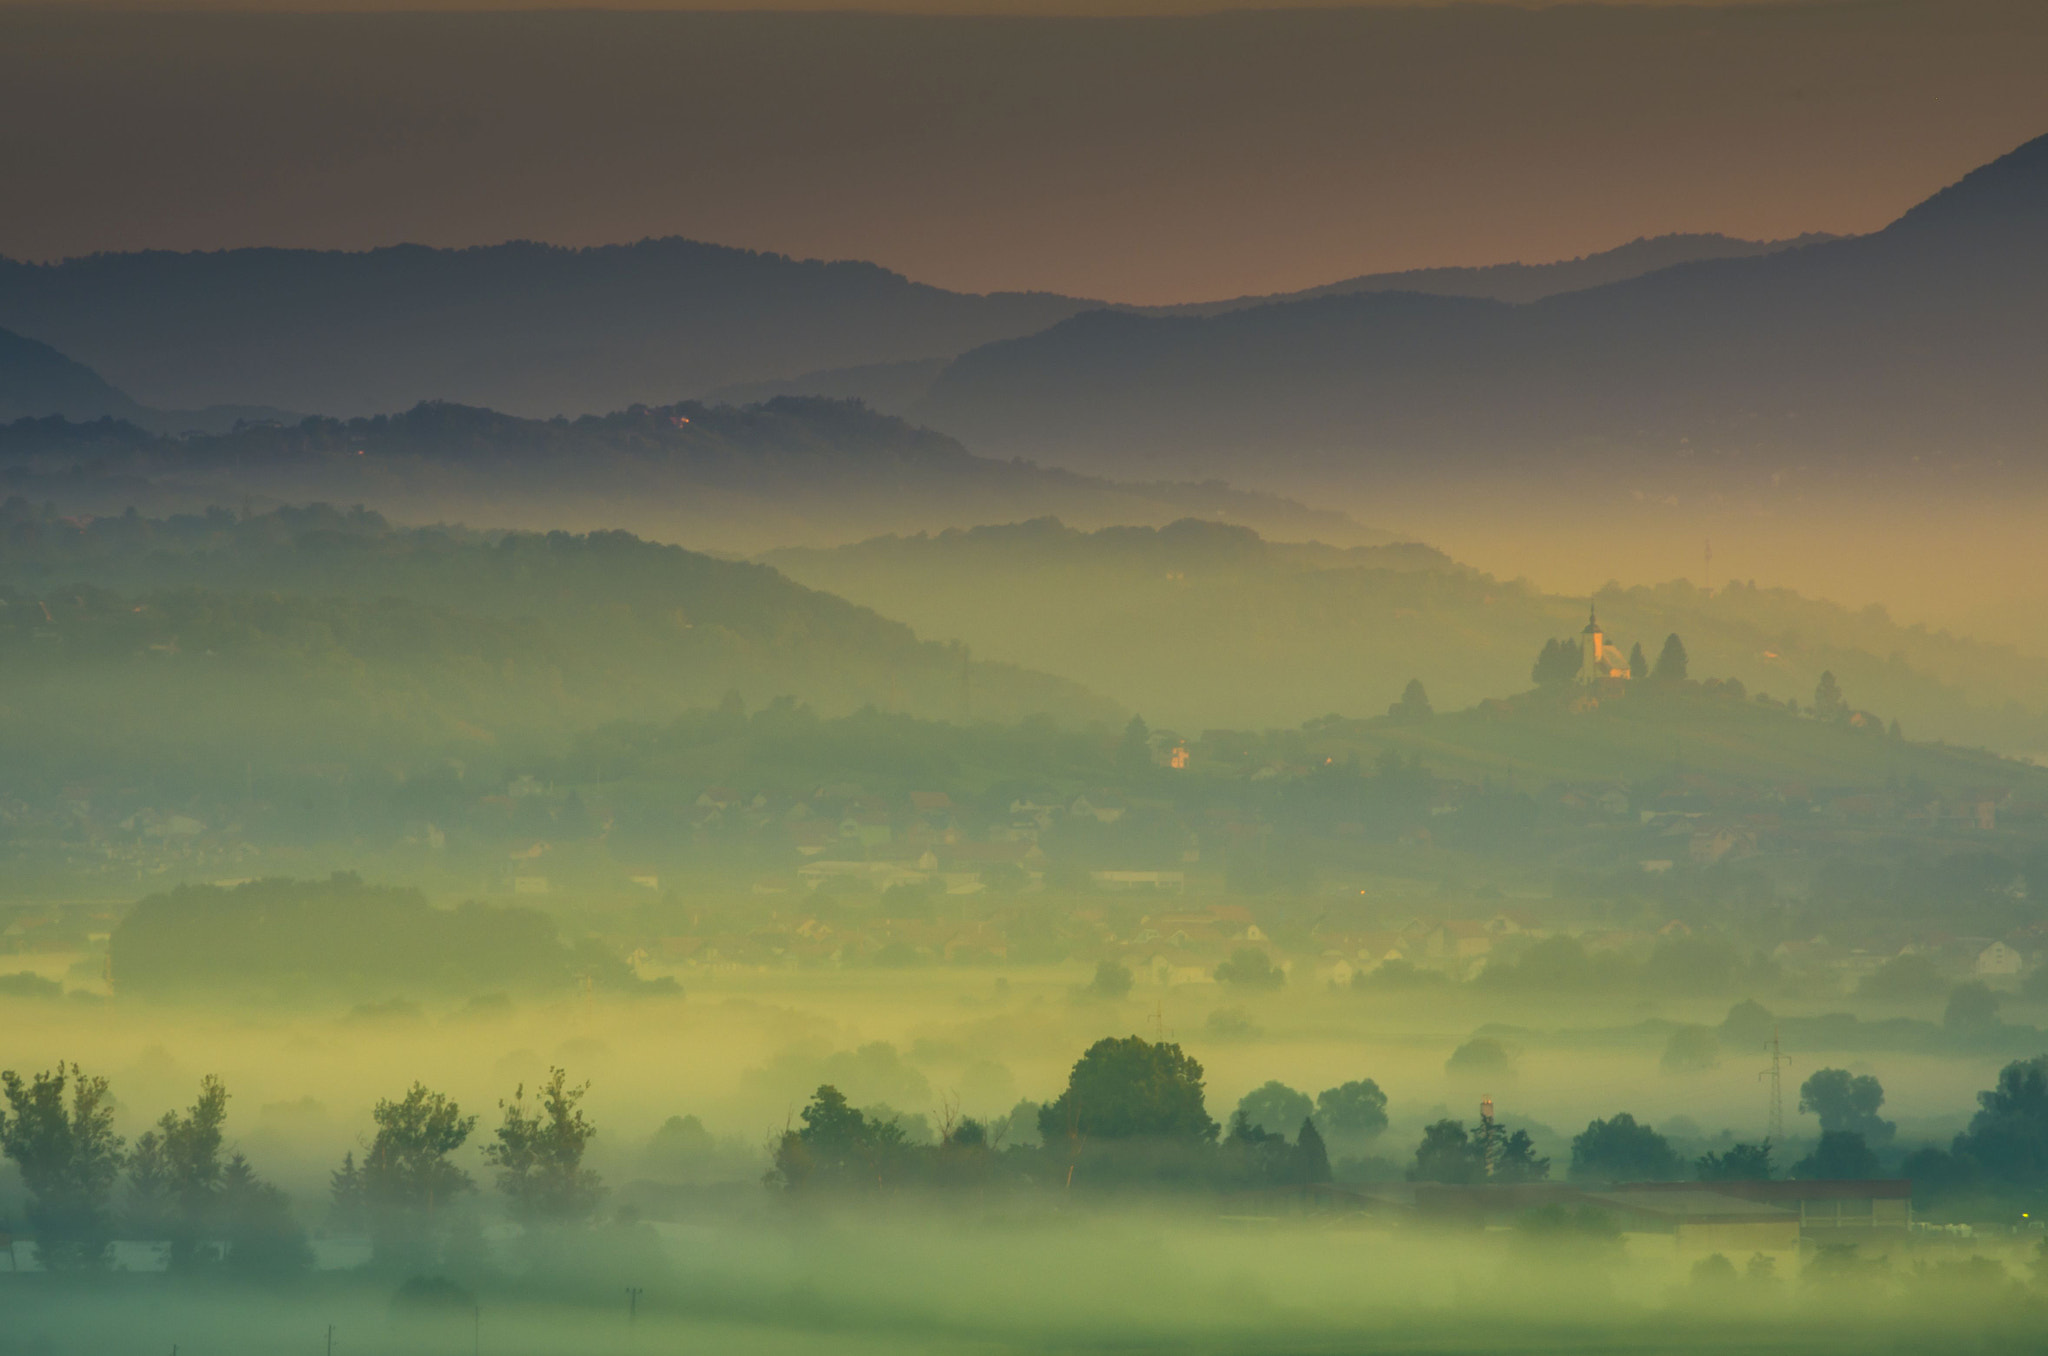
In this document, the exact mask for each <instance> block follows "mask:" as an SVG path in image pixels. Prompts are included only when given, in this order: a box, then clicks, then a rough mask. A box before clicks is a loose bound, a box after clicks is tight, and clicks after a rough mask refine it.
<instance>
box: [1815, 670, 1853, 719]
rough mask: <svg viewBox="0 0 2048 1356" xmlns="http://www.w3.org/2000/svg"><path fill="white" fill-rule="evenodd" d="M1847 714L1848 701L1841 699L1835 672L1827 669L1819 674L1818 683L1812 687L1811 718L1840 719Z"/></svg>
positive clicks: (1840, 690)
mask: <svg viewBox="0 0 2048 1356" xmlns="http://www.w3.org/2000/svg"><path fill="white" fill-rule="evenodd" d="M1848 714H1849V703H1848V702H1846V701H1844V700H1843V699H1842V688H1841V685H1840V684H1838V683H1837V682H1835V673H1834V670H1833V669H1829V670H1828V671H1826V672H1825V673H1823V674H1821V676H1820V683H1819V685H1818V686H1817V687H1815V688H1814V689H1813V718H1814V719H1815V720H1840V719H1842V718H1843V717H1844V716H1847V715H1848Z"/></svg>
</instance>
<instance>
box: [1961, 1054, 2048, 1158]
mask: <svg viewBox="0 0 2048 1356" xmlns="http://www.w3.org/2000/svg"><path fill="white" fill-rule="evenodd" d="M1954 1151H1955V1156H1956V1157H1957V1158H1958V1159H1961V1160H1965V1161H1966V1162H1968V1163H1974V1164H1975V1165H1976V1166H1977V1167H1978V1168H1980V1169H1981V1170H1982V1171H1983V1172H1984V1173H1985V1174H1987V1175H1988V1176H1990V1177H1991V1178H1992V1179H1993V1180H1995V1181H1998V1182H2001V1183H2005V1184H2008V1185H2011V1186H2016V1187H2022V1188H2026V1189H2030V1190H2036V1191H2038V1190H2039V1189H2040V1188H2041V1187H2042V1186H2044V1185H2048V1055H2036V1056H2035V1057H2034V1058H2032V1059H2024V1060H2014V1061H2013V1062H2012V1063H2010V1064H2008V1065H2006V1066H2005V1067H2004V1068H2003V1069H2000V1070H1999V1071H1998V1082H1997V1083H1996V1084H1995V1085H1994V1086H1993V1087H1991V1088H1990V1089H1989V1090H1988V1091H1985V1092H1980V1093H1978V1094H1977V1114H1976V1115H1974V1116H1972V1117H1971V1118H1970V1124H1969V1126H1968V1128H1967V1129H1965V1130H1964V1131H1963V1133H1962V1134H1960V1135H1957V1136H1956V1138H1955V1145H1954Z"/></svg>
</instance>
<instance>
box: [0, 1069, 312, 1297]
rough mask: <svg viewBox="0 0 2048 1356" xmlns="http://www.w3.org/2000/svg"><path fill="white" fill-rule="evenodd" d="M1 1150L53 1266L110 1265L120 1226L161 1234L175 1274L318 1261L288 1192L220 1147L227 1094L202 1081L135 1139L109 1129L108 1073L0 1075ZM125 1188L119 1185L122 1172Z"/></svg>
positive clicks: (130, 1233) (257, 1271) (40, 1250)
mask: <svg viewBox="0 0 2048 1356" xmlns="http://www.w3.org/2000/svg"><path fill="white" fill-rule="evenodd" d="M0 1092H4V1094H5V1098H6V1106H5V1108H4V1110H0V1150H4V1151H5V1154H6V1157H8V1158H9V1159H11V1160H12V1161H13V1162H14V1165H15V1167H16V1168H17V1169H18V1170H19V1171H20V1173H21V1179H22V1185H23V1186H24V1187H26V1188H27V1191H28V1222H29V1227H30V1229H31V1230H33V1232H34V1235H35V1248H36V1256H37V1258H38V1260H40V1261H41V1262H42V1264H43V1265H44V1266H46V1267H48V1268H49V1269H50V1270H52V1271H85V1270H96V1269H101V1268H104V1267H106V1266H107V1265H108V1262H109V1256H110V1252H111V1249H112V1246H113V1241H114V1239H115V1237H116V1236H125V1237H128V1238H133V1239H138V1240H145V1241H152V1242H156V1243H159V1244H161V1245H162V1246H163V1248H164V1250H165V1260H166V1264H167V1265H168V1267H169V1268H170V1270H172V1271H173V1272H179V1273H186V1272H194V1271H221V1272H225V1273H229V1274H234V1275H242V1276H250V1277H276V1276H284V1275H292V1274H295V1273H298V1272H302V1271H305V1270H307V1269H308V1268H310V1267H311V1266H312V1264H313V1253H312V1248H311V1245H310V1244H309V1243H308V1242H307V1240H306V1234H305V1231H304V1230H303V1229H302V1228H301V1227H300V1226H299V1224H298V1223H297V1221H296V1220H295V1219H294V1218H293V1217H292V1212H291V1203H290V1202H289V1201H288V1200H287V1199H286V1197H285V1194H284V1192H283V1191H281V1190H279V1189H278V1188H277V1187H276V1186H274V1185H272V1184H271V1183H269V1182H266V1181H264V1180H263V1179H262V1178H260V1177H258V1176H257V1175H256V1172H255V1170H254V1168H252V1167H251V1166H250V1164H249V1160H248V1159H247V1158H246V1157H244V1156H243V1155H242V1154H241V1153H239V1152H233V1153H225V1154H224V1149H225V1140H224V1135H223V1129H222V1127H223V1125H224V1123H225V1121H226V1120H227V1105H228V1092H227V1088H226V1087H225V1086H224V1085H223V1084H222V1083H221V1081H220V1080H219V1079H218V1078H213V1077H208V1078H206V1079H203V1080H202V1081H201V1083H200V1087H199V1096H198V1098H197V1099H196V1100H195V1101H194V1102H193V1104H192V1105H191V1106H190V1107H188V1108H187V1109H185V1110H183V1111H167V1112H165V1113H164V1115H163V1117H162V1118H161V1119H159V1120H158V1121H157V1123H156V1124H155V1125H154V1126H152V1127H151V1128H150V1129H149V1130H147V1131H145V1132H144V1133H143V1134H141V1135H140V1136H138V1137H137V1138H136V1141H135V1143H134V1145H133V1147H130V1146H129V1145H128V1144H127V1143H126V1141H125V1140H124V1139H123V1138H122V1137H121V1136H119V1135H117V1134H115V1133H114V1108H113V1098H112V1096H111V1094H110V1092H109V1090H108V1085H107V1080H106V1079H105V1078H101V1077H96V1076H92V1075H88V1074H86V1073H85V1072H84V1071H83V1070H81V1069H80V1068H79V1067H78V1066H77V1065H75V1064H73V1065H69V1066H66V1065H63V1064H59V1065H58V1066H57V1067H56V1068H55V1069H50V1070H46V1071H44V1072H41V1073H36V1074H32V1075H29V1076H27V1077H23V1076H22V1075H20V1074H18V1073H16V1072H15V1071H13V1070H11V1069H10V1070H7V1071H6V1072H4V1073H0ZM124 1176H125V1179H126V1190H125V1192H120V1191H118V1190H117V1189H118V1188H120V1187H121V1185H122V1182H123V1178H124Z"/></svg>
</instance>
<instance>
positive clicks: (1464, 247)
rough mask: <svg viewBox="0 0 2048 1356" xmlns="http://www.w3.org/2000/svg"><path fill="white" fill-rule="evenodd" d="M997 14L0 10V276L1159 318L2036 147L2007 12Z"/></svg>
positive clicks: (1790, 201) (1744, 207)
mask: <svg viewBox="0 0 2048 1356" xmlns="http://www.w3.org/2000/svg"><path fill="white" fill-rule="evenodd" d="M932 7H933V8H960V9H968V10H975V9H982V8H985V7H986V6H983V5H981V4H979V3H977V0H954V2H949V3H936V4H934V5H933V6H932ZM1152 7H1153V6H1152V5H1150V4H1149V3H1147V2H1146V0H1140V2H1139V3H1135V4H1133V5H1131V6H1130V8H1131V9H1147V8H1152ZM1160 7H1162V8H1163V7H1165V6H1164V5H1162V6H1160ZM280 8H291V9H297V8H300V7H299V6H291V7H280ZM437 8H445V6H437ZM1011 8H1014V6H1012V7H1011ZM1032 8H1033V9H1034V10H1037V11H1042V12H1039V13H1034V14H1033V15H1029V16H1010V17H974V16H953V17H932V16H919V15H909V14H895V15H883V14H818V13H813V14H790V13H780V14H766V13H763V14H730V13H728V14H714V13H599V12H591V11H576V12H554V13H475V14H448V13H435V14H426V13H415V14H398V13H393V14H367V13H357V14H309V13H206V14H195V13H172V12H167V11H164V10H160V9H147V10H142V11H136V10H125V11H123V10H113V9H104V8H97V7H85V6H65V7H58V8H42V9H37V8H14V9H0V182H4V183H5V184H6V185H7V196H6V203H5V206H4V208H0V252H4V253H6V254H10V255H13V256H15V257H29V258H52V257H59V256H63V255H69V254H78V253H85V252H89V251H93V250H104V249H131V248H141V247H164V248H173V249H200V248H217V247H221V246H228V245H247V244H284V245H313V246H336V247H351V248H358V247H365V246H370V245H376V244H385V243H392V242H397V241H420V242H425V243H430V244H439V245H460V244H473V243H481V242H492V241H499V240H504V239H508V238H518V237H526V238H535V239H543V240H549V241H555V242H560V243H568V244H589V243H602V242H611V241H620V240H631V239H636V238H639V237H642V236H647V235H669V234H676V235H686V236H691V237H695V238H698V239H704V240H713V241H718V242H722V243H727V244H734V245H745V246H752V247H757V248H762V249H772V250H779V251H785V252H788V253H792V254H797V255H803V256H822V257H835V258H846V257H852V258H864V259H872V260H875V261H877V262H880V263H883V264H886V265H888V266H890V267H893V268H896V269H899V270H901V271H903V272H905V273H907V274H909V275H910V276H912V277H915V278H918V279H921V280H925V281H929V282H934V283H939V284H943V285H946V286H950V287H958V288H965V289H972V290H987V289H995V288H1047V289H1054V290H1059V291H1065V292H1070V293H1076V294H1082V295H1088V296H1096V297H1106V298H1112V299H1119V300H1132V301H1174V300H1186V299H1192V298H1200V297H1210V296H1220V295H1235V294H1240V293H1247V292H1265V291H1273V290H1279V289H1284V288H1292V287H1300V286H1306V285H1310V284H1314V283H1318V282H1323V281H1328V280H1331V279H1334V278H1338V277H1343V276H1347V275H1351V274H1356V273H1361V272H1368V271H1377V270H1384V269H1394V268H1403V267H1413V266H1419V265H1430V264H1442V263H1483V262H1493V261H1497V260H1504V259H1525V260H1532V261H1534V260H1544V259H1554V258H1563V257H1569V256H1572V255H1575V254H1579V253H1583V252H1586V251H1590V250H1596V249H1601V248H1605V247H1608V246H1612V245H1615V244H1618V243H1621V242H1623V241H1626V240H1628V239H1630V238H1632V237H1635V236H1638V235H1646V234H1657V233H1661V232H1666V231H1678V230H1706V231H1724V232H1728V233H1730V234H1738V235H1745V236H1752V237H1772V236H1785V235H1792V234H1797V233H1799V232H1802V231H1810V230H1824V231H1837V232H1848V231H1861V230H1867V229H1871V228H1874V227H1876V226H1879V225H1882V224H1883V223H1884V222H1885V221H1886V220H1888V219H1890V218H1891V217H1892V216H1894V215H1895V214H1897V213H1898V212H1899V211H1901V210H1902V209H1904V208H1905V207H1907V206H1908V205H1910V204H1911V203H1912V202H1914V201H1915V200H1916V199H1918V198H1920V197H1922V196H1924V195H1925V194H1926V193H1928V192H1930V191H1932V190H1933V189H1936V188H1938V187H1940V186H1942V185H1943V184H1946V183H1948V182H1950V181H1952V180H1954V179H1955V178H1957V177H1958V176H1960V175H1961V174H1962V173H1963V172H1965V171H1966V170H1968V169H1969V168H1971V167H1972V166H1974V165H1976V164H1978V163H1981V162H1982V161H1984V160H1987V159H1989V158H1991V157H1992V156H1995V155H1997V154H1999V153H2001V152H2003V151H2006V150H2009V149H2010V148H2012V147H2013V146H2014V145H2017V144H2018V143H2019V142H2021V141H2023V140H2025V139H2027V138H2029V137H2031V136H2035V135H2038V134H2040V133H2042V132H2048V80H2043V79H2042V78H2041V74H2040V73H2041V71H2042V70H2043V69H2048V5H2043V4H2040V3H2035V2H2034V0H2027V2H2026V3H2017V2H2016V0H1948V2H1946V3H1925V2H1924V0H1890V2H1886V3H1824V4H1817V5H1802V4H1757V5H1739V6H1732V7H1720V8H1708V7H1700V8H1686V7H1671V6H1666V5H1660V4H1633V5H1624V6H1575V7H1561V8H1552V9H1529V8H1508V7H1498V6H1495V7H1482V6H1457V7H1449V8H1444V7H1420V8H1407V7H1388V6H1371V7H1366V8H1362V9H1349V10H1327V9H1326V10H1296V11H1292V12H1285V13H1280V12H1272V13H1248V12H1238V13H1223V14H1207V15H1182V16H1179V17H1095V18H1089V17H1062V16H1059V15H1057V14H1052V13H1050V11H1054V10H1057V9H1059V8H1060V6H1057V5H1054V6H1043V7H1041V6H1033V7H1032ZM1090 8H1094V7H1090ZM1172 8H1176V9H1179V8H1200V7H1191V6H1181V5H1177V4H1176V5H1173V6H1172Z"/></svg>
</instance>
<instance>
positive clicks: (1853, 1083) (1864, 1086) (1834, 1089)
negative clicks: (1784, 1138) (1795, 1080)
mask: <svg viewBox="0 0 2048 1356" xmlns="http://www.w3.org/2000/svg"><path fill="white" fill-rule="evenodd" d="M1883 1105H1884V1085H1883V1084H1881V1083H1879V1082H1878V1081H1877V1079H1875V1078H1873V1077H1872V1076H1871V1075H1869V1074H1852V1073H1850V1072H1849V1071H1848V1070H1847V1069H1821V1070H1819V1071H1817V1072H1816V1073H1815V1074H1814V1075H1813V1076H1812V1077H1811V1078H1809V1079H1807V1080H1806V1081H1805V1082H1804V1083H1802V1084H1800V1085H1799V1110H1800V1111H1801V1113H1803V1114H1806V1115H1813V1116H1818V1117H1820V1130H1821V1133H1822V1134H1824V1135H1825V1134H1827V1133H1828V1132H1829V1131H1831V1130H1853V1131H1854V1132H1856V1133H1857V1134H1859V1135H1861V1136H1863V1138H1864V1139H1865V1140H1866V1141H1867V1142H1871V1143H1876V1144H1883V1143H1887V1142H1888V1141H1890V1139H1891V1137H1892V1135H1893V1134H1894V1133H1895V1132H1896V1131H1897V1130H1898V1126H1897V1125H1896V1124H1894V1123H1893V1122H1891V1121H1888V1120H1884V1119H1883V1118H1881V1117H1880V1116H1879V1115H1878V1114H1877V1111H1878V1108H1879V1107H1881V1106H1883Z"/></svg>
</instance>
